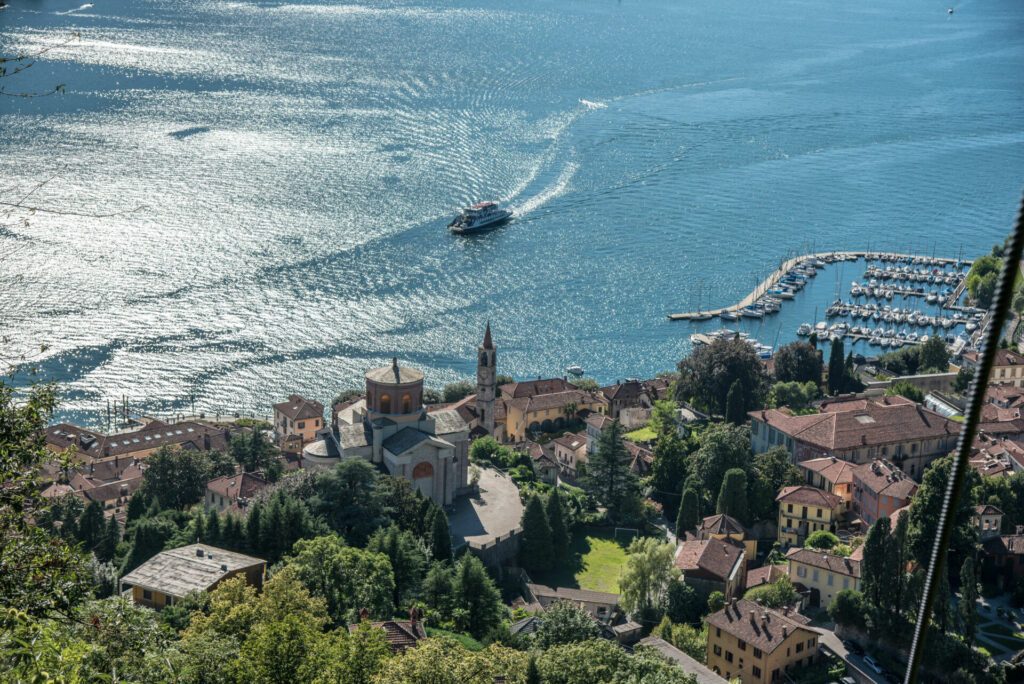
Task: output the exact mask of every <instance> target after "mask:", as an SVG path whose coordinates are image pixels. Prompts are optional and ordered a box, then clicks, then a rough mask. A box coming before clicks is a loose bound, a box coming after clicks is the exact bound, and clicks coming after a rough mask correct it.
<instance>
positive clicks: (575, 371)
mask: <svg viewBox="0 0 1024 684" xmlns="http://www.w3.org/2000/svg"><path fill="white" fill-rule="evenodd" d="M565 372H566V373H568V374H569V375H575V376H576V377H579V376H581V375H583V366H577V365H575V364H574V365H572V366H567V367H566V369H565Z"/></svg>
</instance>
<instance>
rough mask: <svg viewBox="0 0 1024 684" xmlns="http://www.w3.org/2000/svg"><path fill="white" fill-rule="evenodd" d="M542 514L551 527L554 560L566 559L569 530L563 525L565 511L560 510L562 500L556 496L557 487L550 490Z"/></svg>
mask: <svg viewBox="0 0 1024 684" xmlns="http://www.w3.org/2000/svg"><path fill="white" fill-rule="evenodd" d="M544 512H545V513H547V516H548V525H550V526H551V551H552V554H553V555H554V558H555V559H556V560H557V559H559V558H568V556H569V543H570V541H571V538H570V536H569V529H568V528H567V527H566V525H565V511H564V510H563V509H562V498H561V497H560V496H559V494H558V487H555V488H554V489H552V490H551V494H549V495H548V499H547V501H546V502H545V504H544Z"/></svg>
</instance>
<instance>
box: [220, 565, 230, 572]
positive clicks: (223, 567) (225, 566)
mask: <svg viewBox="0 0 1024 684" xmlns="http://www.w3.org/2000/svg"><path fill="white" fill-rule="evenodd" d="M220 571H221V572H227V571H228V564H227V563H221V564H220Z"/></svg>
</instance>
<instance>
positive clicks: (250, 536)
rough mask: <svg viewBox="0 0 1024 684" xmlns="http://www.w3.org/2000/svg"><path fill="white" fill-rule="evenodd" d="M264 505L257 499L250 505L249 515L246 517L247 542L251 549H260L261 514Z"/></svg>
mask: <svg viewBox="0 0 1024 684" xmlns="http://www.w3.org/2000/svg"><path fill="white" fill-rule="evenodd" d="M262 512H263V506H261V505H260V502H259V501H257V502H255V503H254V504H253V505H251V506H249V515H248V516H247V517H246V519H245V543H246V544H247V545H248V547H249V550H250V551H259V550H260V549H261V548H262V547H261V546H260V515H261V513H262Z"/></svg>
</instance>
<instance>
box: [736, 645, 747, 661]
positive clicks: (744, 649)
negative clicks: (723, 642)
mask: <svg viewBox="0 0 1024 684" xmlns="http://www.w3.org/2000/svg"><path fill="white" fill-rule="evenodd" d="M736 641H737V642H738V643H737V645H738V646H739V647H740V650H741V651H746V650H747V642H746V641H744V640H743V639H737V640H736ZM740 667H742V665H741V666H740Z"/></svg>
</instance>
